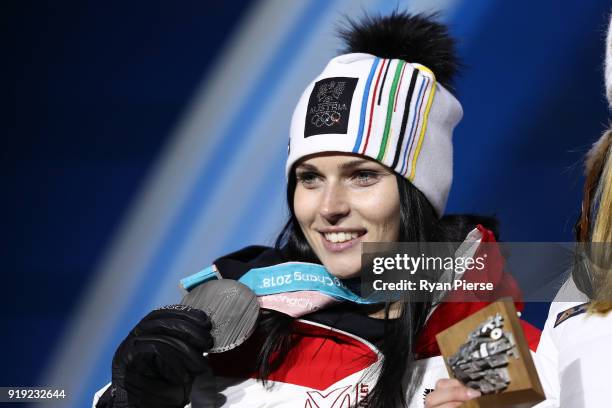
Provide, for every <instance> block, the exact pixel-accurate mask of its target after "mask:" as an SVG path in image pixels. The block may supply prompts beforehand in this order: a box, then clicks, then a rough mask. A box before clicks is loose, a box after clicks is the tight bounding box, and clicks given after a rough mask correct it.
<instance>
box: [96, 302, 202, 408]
mask: <svg viewBox="0 0 612 408" xmlns="http://www.w3.org/2000/svg"><path fill="white" fill-rule="evenodd" d="M210 329H211V323H210V319H209V318H208V316H207V315H206V313H204V312H203V311H201V310H199V309H194V308H191V307H189V306H183V305H172V306H165V307H163V308H160V309H157V310H154V311H153V312H151V313H149V314H148V315H147V316H146V317H145V318H144V319H142V320H141V321H140V322H139V323H138V324H137V325H136V327H134V329H133V330H132V331H131V332H130V334H129V335H128V336H127V337H126V338H125V340H123V342H122V343H121V344H120V345H119V347H118V348H117V351H116V352H115V356H114V357H113V365H112V384H111V386H110V387H109V388H108V389H107V390H106V392H105V393H104V394H103V395H102V397H100V400H99V401H98V403H97V404H96V408H183V407H184V406H185V405H187V404H188V403H189V395H190V393H191V385H192V383H193V380H194V379H195V377H196V376H197V375H199V374H201V373H202V372H204V371H205V370H206V364H207V363H206V358H205V357H204V356H203V353H204V352H206V351H208V350H209V349H210V348H211V347H212V346H213V339H212V336H211V334H210Z"/></svg>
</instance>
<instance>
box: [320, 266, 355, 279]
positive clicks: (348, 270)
mask: <svg viewBox="0 0 612 408" xmlns="http://www.w3.org/2000/svg"><path fill="white" fill-rule="evenodd" d="M325 268H327V270H328V271H329V273H331V274H332V275H334V276H335V277H336V278H340V279H350V278H356V277H358V276H359V275H360V274H361V265H356V266H355V265H353V266H349V265H347V264H346V263H335V262H334V264H329V265H325Z"/></svg>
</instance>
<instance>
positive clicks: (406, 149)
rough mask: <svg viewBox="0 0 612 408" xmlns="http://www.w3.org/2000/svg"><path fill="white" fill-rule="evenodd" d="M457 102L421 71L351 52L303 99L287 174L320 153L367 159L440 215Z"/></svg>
mask: <svg viewBox="0 0 612 408" xmlns="http://www.w3.org/2000/svg"><path fill="white" fill-rule="evenodd" d="M462 115H463V110H462V108H461V104H460V103H459V101H457V99H456V98H455V97H454V96H453V95H452V94H451V93H450V92H449V91H447V90H446V89H445V88H444V87H443V86H442V85H441V84H439V83H438V82H436V78H435V76H434V74H433V72H432V71H431V70H430V69H428V68H427V67H425V66H423V65H420V64H417V63H410V62H406V61H403V60H400V59H384V58H378V57H376V56H374V55H370V54H363V53H353V54H344V55H340V56H338V57H335V58H333V59H332V60H331V61H330V62H329V63H328V64H327V66H326V67H325V69H324V70H323V72H321V74H320V75H319V76H318V77H317V78H316V79H315V80H314V81H313V82H312V83H311V84H310V85H309V86H308V87H307V88H306V90H305V91H304V93H303V94H302V96H301V98H300V100H299V102H298V104H297V107H296V108H295V111H294V113H293V118H292V121H291V132H290V140H289V157H288V159H287V165H286V172H287V177H289V174H290V171H291V169H292V166H293V165H294V164H295V162H296V161H298V160H299V159H301V158H302V157H304V156H308V155H311V154H315V153H322V152H342V153H354V154H358V155H363V156H367V157H369V158H372V159H374V160H376V161H378V162H380V163H382V164H383V165H385V166H387V167H389V168H391V169H392V170H393V171H395V172H396V173H398V174H400V175H402V176H404V177H405V178H407V179H408V180H409V181H410V182H412V184H413V185H414V186H415V187H416V188H418V189H419V190H420V191H421V192H422V193H423V194H424V195H425V197H427V199H428V200H429V202H430V203H431V204H432V206H433V207H434V209H435V210H436V212H437V214H438V215H439V216H442V214H443V213H444V208H445V206H446V201H447V199H448V193H449V190H450V186H451V182H452V178H453V146H452V135H453V129H454V128H455V126H456V125H457V123H458V122H459V120H460V119H461V117H462Z"/></svg>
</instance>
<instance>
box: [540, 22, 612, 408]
mask: <svg viewBox="0 0 612 408" xmlns="http://www.w3.org/2000/svg"><path fill="white" fill-rule="evenodd" d="M605 83H606V89H607V97H608V103H609V106H610V107H612V20H611V22H610V28H608V37H607V49H606V75H605ZM611 155H612V128H608V129H607V130H606V131H605V132H604V133H603V135H602V136H601V137H600V138H599V140H598V141H597V142H596V143H595V144H594V145H593V147H592V148H591V150H590V151H589V152H588V154H587V156H586V161H585V183H584V194H583V200H582V212H581V215H580V218H579V219H578V222H577V224H576V239H577V241H578V242H579V247H578V248H579V249H580V251H579V252H578V254H580V256H579V257H578V260H579V261H578V262H577V263H576V265H575V268H574V269H573V271H572V276H571V277H570V279H569V280H568V281H567V282H566V283H565V284H564V285H563V287H562V288H561V290H560V292H559V294H558V295H557V298H556V299H555V302H553V303H552V304H551V307H550V311H549V314H548V319H547V321H546V324H545V326H544V331H543V333H542V342H541V343H540V345H539V346H538V351H537V354H538V356H539V357H540V360H541V362H542V363H543V364H544V365H545V368H546V370H545V372H546V373H547V374H548V375H546V378H547V380H548V381H549V383H550V386H549V388H550V389H551V390H552V395H551V396H552V398H551V401H554V403H555V405H554V406H562V407H576V408H580V407H603V406H609V405H610V403H609V398H610V397H609V394H610V389H609V385H610V379H609V371H610V367H611V366H612V350H611V349H610V340H611V339H612V315H610V311H611V310H612V250H611V245H612V244H611V243H612V158H611Z"/></svg>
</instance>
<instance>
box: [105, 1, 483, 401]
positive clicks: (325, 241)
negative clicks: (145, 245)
mask: <svg viewBox="0 0 612 408" xmlns="http://www.w3.org/2000/svg"><path fill="white" fill-rule="evenodd" d="M341 35H342V37H343V38H344V40H345V41H346V50H345V52H346V53H345V54H343V55H340V56H338V57H336V58H333V59H332V60H331V61H330V62H329V64H328V65H327V67H325V69H324V70H323V72H322V73H321V74H320V75H319V76H318V77H317V78H316V79H315V80H314V81H313V82H312V83H311V84H310V85H309V86H308V87H307V88H306V90H305V91H304V93H303V95H302V97H301V98H300V100H299V102H298V105H297V107H296V109H295V111H294V114H293V118H292V123H291V134H290V143H289V157H288V160H287V166H286V171H287V178H288V185H287V202H288V206H289V210H290V218H289V220H288V222H287V224H286V226H285V227H284V229H283V231H282V233H281V234H280V236H279V237H278V239H277V243H276V247H275V248H274V249H271V248H263V247H248V248H246V249H244V250H242V251H238V252H236V253H234V254H230V255H228V256H226V257H223V258H220V259H218V260H217V261H215V263H214V272H215V273H216V274H217V275H219V276H221V277H222V278H226V279H240V280H241V281H245V280H247V278H246V277H248V279H256V280H257V279H260V280H261V279H266V278H265V277H266V276H268V275H266V274H268V273H273V272H274V273H276V272H277V271H279V270H282V271H283V273H285V272H287V273H288V274H289V276H293V275H291V274H292V273H295V272H296V268H299V267H303V265H305V264H303V263H310V264H315V265H319V266H320V267H319V269H317V268H314V270H315V271H316V273H317V274H319V275H317V276H318V278H321V279H329V282H335V283H334V285H335V286H334V287H333V289H334V290H337V292H335V293H336V295H334V294H333V293H332V294H331V295H330V293H327V292H326V293H323V292H320V291H317V290H316V289H315V288H313V289H312V290H303V288H302V290H301V291H291V290H287V291H280V292H275V293H271V294H267V295H266V296H260V297H259V299H258V300H259V302H260V304H261V305H262V312H261V316H260V323H259V325H258V329H257V331H256V333H255V335H253V336H252V337H251V338H250V339H249V340H248V341H247V342H246V343H245V344H243V345H241V346H239V347H238V348H236V349H235V350H232V351H229V352H226V353H221V354H215V355H212V354H211V355H210V356H209V357H208V359H205V358H203V357H201V354H202V353H203V352H205V351H206V350H207V349H208V348H209V347H210V346H211V341H212V340H211V337H210V323H209V321H208V318H207V316H206V315H205V313H204V312H202V311H199V310H193V309H189V308H185V307H169V308H162V309H160V310H156V311H154V312H152V313H151V314H149V315H148V316H147V317H145V318H144V319H143V321H141V322H140V323H139V324H138V325H137V326H136V327H135V328H134V330H133V331H132V332H131V333H130V335H129V336H128V337H127V338H126V340H124V342H123V343H122V344H121V346H120V347H119V349H118V350H117V352H116V354H115V357H114V359H113V378H112V386H111V387H108V388H107V389H106V391H105V392H104V393H103V395H102V397H101V398H100V401H99V402H98V404H97V407H118V406H146V407H182V406H184V405H185V404H187V403H188V402H189V401H191V404H192V406H193V407H201V406H236V407H246V406H249V407H254V406H257V407H259V406H261V407H264V406H290V407H313V408H314V407H324V406H329V407H332V406H333V407H348V406H357V405H359V406H370V407H395V406H402V405H407V404H408V405H409V406H410V407H417V406H423V404H424V403H425V402H424V399H425V395H426V394H427V393H429V392H431V391H432V390H433V388H434V386H435V384H436V381H437V380H438V379H440V378H444V377H446V376H447V375H446V368H445V366H444V362H443V360H442V358H441V357H440V356H439V352H438V350H437V346H436V343H435V334H436V333H437V332H438V331H439V330H442V329H444V328H446V327H448V326H450V325H451V324H453V323H454V322H456V321H458V320H460V319H461V318H463V317H466V316H467V315H469V313H470V312H471V311H474V308H476V307H481V306H482V305H463V306H461V305H458V304H452V305H450V306H449V305H440V306H438V307H436V308H434V306H433V305H432V303H431V302H395V303H386V304H364V302H362V301H360V298H359V296H358V295H357V294H355V293H352V292H350V291H348V289H347V288H356V287H358V285H356V283H358V282H359V274H360V267H361V245H360V243H361V242H395V241H401V242H423V241H448V242H461V241H463V240H464V239H465V238H466V236H467V235H468V233H470V231H471V234H470V237H471V239H474V240H477V241H480V240H482V241H487V240H488V241H493V240H494V239H495V237H494V233H493V232H492V231H491V230H487V229H485V228H484V227H482V226H480V225H479V224H486V225H489V227H490V228H495V222H494V220H492V219H488V218H484V217H477V216H443V214H444V207H445V204H446V200H447V197H448V192H449V189H450V185H451V179H452V132H453V129H454V127H455V125H456V124H457V123H458V121H459V120H460V118H461V116H462V109H461V105H460V103H459V102H458V101H457V99H456V98H455V97H454V96H453V94H452V93H451V92H450V91H449V89H451V81H452V77H453V76H454V74H455V71H456V69H457V59H456V57H455V54H454V44H453V40H452V39H451V38H450V37H449V36H448V33H447V30H446V28H445V27H444V26H442V25H440V24H438V23H436V22H434V21H432V20H431V19H430V18H429V17H423V16H411V15H408V14H404V13H394V14H392V15H391V16H388V17H381V18H366V19H364V20H363V21H361V22H350V24H349V26H348V28H347V29H345V30H343V31H342V32H341ZM476 226H478V228H476ZM300 262H302V263H300ZM296 265H297V266H296ZM321 265H322V266H321ZM201 276H202V274H196V275H194V276H192V277H190V278H187V279H186V280H183V282H182V283H183V286H184V287H185V288H186V289H188V290H189V289H191V288H193V287H194V286H195V285H197V284H199V283H201V281H202V280H201ZM355 290H356V289H355ZM270 296H272V297H270ZM273 296H276V297H273ZM287 299H289V300H290V301H291V302H289V301H287ZM283 302H284V303H283ZM288 305H289V306H288ZM296 305H298V306H297V307H296ZM434 309H435V310H434ZM210 371H211V372H212V374H214V375H213V376H210V375H207V373H206V372H208V374H210ZM446 389H447V391H441V392H438V393H437V394H434V396H435V398H434V399H433V402H431V398H430V401H429V402H428V404H429V405H428V406H434V405H436V406H437V404H444V403H452V402H456V401H465V400H467V399H469V398H473V397H475V396H477V395H478V393H477V392H475V391H474V390H470V389H467V388H465V387H459V386H455V384H454V383H451V384H450V386H449V387H446ZM448 389H451V390H452V392H448ZM99 394H102V392H100V393H99ZM211 395H212V397H211ZM445 395H446V396H445ZM211 398H213V399H214V401H212V400H211ZM121 404H123V405H121ZM432 404H433V405H432Z"/></svg>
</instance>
